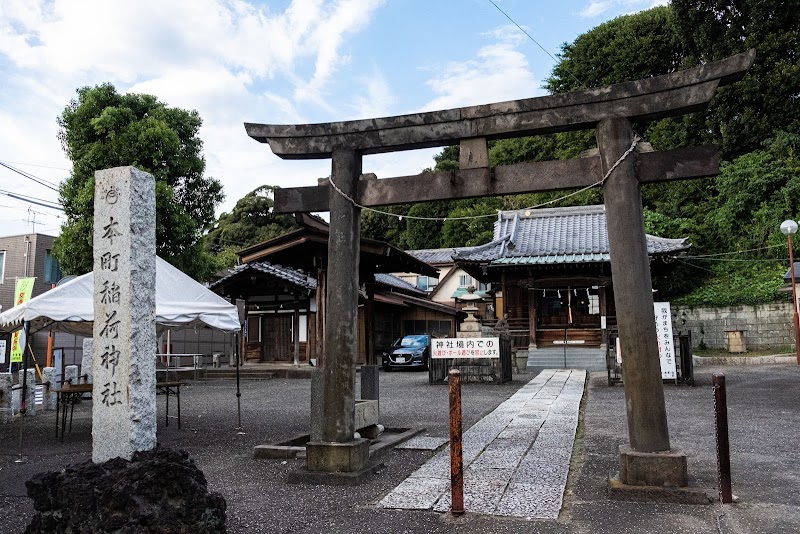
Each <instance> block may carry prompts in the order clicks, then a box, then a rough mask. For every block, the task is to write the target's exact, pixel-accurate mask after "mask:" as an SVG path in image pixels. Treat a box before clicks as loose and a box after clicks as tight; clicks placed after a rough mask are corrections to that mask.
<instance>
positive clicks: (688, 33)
mask: <svg viewBox="0 0 800 534" xmlns="http://www.w3.org/2000/svg"><path fill="white" fill-rule="evenodd" d="M672 9H673V10H674V13H675V18H676V28H677V29H678V32H679V35H680V38H681V42H682V43H683V45H684V49H685V54H686V57H685V63H686V64H687V65H696V64H699V63H703V62H706V61H713V60H718V59H722V58H725V57H727V56H730V55H733V54H736V53H738V52H743V51H745V50H748V49H750V48H755V50H756V59H755V61H754V63H753V66H752V67H751V68H750V70H749V71H748V72H747V74H746V75H745V77H744V79H742V80H741V81H740V82H737V83H735V84H733V85H729V86H727V87H723V88H721V89H720V90H719V91H718V92H717V94H716V96H715V97H714V100H712V102H711V105H710V106H709V108H708V110H707V111H706V112H705V113H703V114H702V115H701V117H702V121H700V122H699V123H697V124H695V125H693V126H694V127H695V130H694V131H695V132H697V133H698V134H701V136H702V138H703V140H705V141H706V142H714V143H721V149H722V156H723V158H724V159H726V160H731V159H733V158H735V157H736V156H740V155H742V154H745V153H747V152H750V151H753V150H758V149H760V147H761V144H762V143H763V142H764V140H766V139H769V138H771V137H773V136H774V135H775V133H776V132H777V131H785V132H790V133H800V99H798V88H800V0H673V1H672Z"/></svg>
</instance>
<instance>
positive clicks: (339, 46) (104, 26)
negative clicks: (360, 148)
mask: <svg viewBox="0 0 800 534" xmlns="http://www.w3.org/2000/svg"><path fill="white" fill-rule="evenodd" d="M495 3H496V4H497V5H498V6H499V7H500V8H501V9H502V10H503V11H505V12H506V13H507V14H508V15H509V16H510V17H511V18H512V19H514V21H515V22H516V23H518V24H519V25H521V26H522V27H524V28H525V30H526V31H527V32H528V33H530V35H531V36H532V37H533V38H534V39H536V41H538V43H539V44H540V45H541V46H542V47H543V48H544V49H545V50H546V51H547V52H549V54H551V55H553V56H556V55H557V53H558V52H559V50H560V46H561V44H563V43H565V42H572V41H573V40H574V39H575V38H576V37H577V36H578V35H580V34H581V33H584V32H586V31H588V30H590V29H591V28H593V27H595V26H597V25H598V24H600V23H602V22H604V21H607V20H610V19H613V18H615V17H617V16H620V15H624V14H628V13H633V12H636V11H640V10H642V9H647V8H650V7H652V6H654V5H658V4H664V3H666V1H665V0H562V1H560V2H549V1H544V0H495ZM553 65H554V60H553V59H552V58H551V57H550V56H549V55H548V54H547V53H545V51H543V50H542V49H541V48H540V47H539V46H538V45H537V44H536V43H534V42H532V41H531V40H530V39H529V38H528V37H527V36H526V35H525V34H523V33H522V32H521V31H520V30H519V29H518V28H516V27H515V26H514V25H513V24H512V23H511V22H510V21H509V20H508V19H507V18H506V17H505V16H504V15H503V13H501V12H500V11H499V10H498V9H497V8H496V7H495V6H494V5H492V3H491V2H490V1H489V0H427V1H422V0H334V1H324V0H292V1H289V0H281V1H254V0H248V1H244V0H113V1H111V0H3V1H2V7H0V80H2V81H0V84H2V85H0V162H4V163H9V164H11V165H12V166H14V167H16V168H19V169H21V170H23V171H26V172H28V173H31V174H33V175H35V176H36V177H38V178H41V179H43V180H46V181H49V182H51V183H53V184H58V182H60V181H61V180H63V179H64V178H65V177H66V176H68V174H69V168H70V162H69V160H67V159H66V157H65V156H64V154H63V152H62V150H61V146H60V143H59V141H58V138H57V133H58V127H57V125H56V118H57V117H58V115H59V114H60V113H61V111H62V110H63V109H64V107H65V106H66V105H67V104H68V103H69V101H70V99H71V98H73V97H74V96H75V90H76V89H77V88H78V87H82V86H87V85H89V86H93V85H98V84H101V83H105V82H111V83H112V84H114V85H115V86H116V88H117V90H118V91H120V92H138V93H150V94H154V95H156V96H157V97H158V98H159V99H160V100H161V101H163V102H166V103H167V104H168V105H170V106H176V107H182V108H186V109H196V110H197V111H198V112H199V113H200V115H201V117H202V118H203V120H204V125H203V128H202V130H201V132H200V135H201V137H202V139H203V142H204V154H205V158H206V163H207V168H206V172H207V174H209V175H211V176H214V177H216V178H217V179H219V180H220V181H221V182H222V184H223V186H224V191H225V194H226V200H225V202H224V203H223V205H222V206H221V207H220V211H229V210H230V209H231V208H232V207H233V205H234V204H235V203H236V200H238V199H239V198H241V197H242V196H244V195H245V194H246V193H248V192H249V191H251V190H253V189H255V188H256V187H258V186H259V185H264V184H270V185H279V186H282V187H290V186H304V185H314V184H316V180H317V178H319V177H323V176H327V175H328V174H329V172H330V171H329V169H330V162H329V161H326V160H321V161H282V160H280V159H279V158H277V157H276V156H274V155H273V154H272V153H271V152H270V150H269V147H268V146H267V145H264V144H260V143H256V142H255V141H253V140H251V139H250V138H249V137H247V135H246V133H245V131H244V127H243V125H242V123H243V122H263V123H311V122H328V121H337V120H348V119H355V118H369V117H379V116H387V115H398V114H403V113H413V112H418V111H429V110H435V109H448V108H453V107H459V106H468V105H475V104H484V103H489V102H497V101H503V100H513V99H518V98H528V97H532V96H539V95H542V94H544V92H543V91H542V89H541V86H542V80H544V79H545V78H547V76H548V75H549V73H550V71H551V69H552V67H553ZM434 153H436V150H421V151H413V152H402V153H395V154H384V155H380V156H369V157H366V158H365V161H364V172H374V173H376V174H377V175H378V177H391V176H399V175H407V174H414V173H417V172H419V171H420V170H422V169H423V168H425V167H428V166H431V165H432V155H433V154H434ZM0 191H10V192H12V193H22V194H26V195H29V196H33V197H37V198H41V199H46V200H57V193H56V192H55V191H53V190H51V189H49V188H47V187H45V186H42V185H38V184H36V183H34V182H33V181H31V180H28V179H26V178H23V177H22V176H20V175H18V174H15V173H13V172H12V171H10V170H7V169H5V168H0ZM56 214H57V212H54V211H51V210H49V209H46V208H42V207H39V206H34V205H30V204H28V203H26V202H22V201H18V200H14V199H11V198H9V197H7V196H3V195H2V194H0V235H12V234H18V233H24V232H28V231H31V229H32V228H33V225H32V224H31V220H35V222H36V224H35V228H36V231H39V232H44V233H49V234H53V235H56V234H57V233H58V228H59V226H60V224H61V220H60V219H59V218H57V216H56Z"/></svg>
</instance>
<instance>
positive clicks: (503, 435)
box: [379, 369, 586, 519]
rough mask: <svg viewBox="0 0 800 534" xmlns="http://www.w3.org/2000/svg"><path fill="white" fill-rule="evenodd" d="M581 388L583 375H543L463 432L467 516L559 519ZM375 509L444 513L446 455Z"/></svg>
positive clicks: (571, 372)
mask: <svg viewBox="0 0 800 534" xmlns="http://www.w3.org/2000/svg"><path fill="white" fill-rule="evenodd" d="M585 382H586V371H579V370H554V369H546V370H544V371H542V372H541V373H540V374H539V375H537V376H536V377H535V378H534V379H533V380H531V381H530V382H528V383H527V384H526V385H525V386H523V387H522V388H520V389H519V390H518V391H517V392H516V393H515V394H514V395H512V396H511V397H510V398H509V399H508V400H507V401H505V402H503V403H502V404H500V405H499V406H498V407H497V408H496V409H495V410H494V411H492V412H491V413H490V414H489V415H487V416H486V417H484V418H483V419H481V420H480V421H478V422H477V423H476V424H475V425H473V426H472V428H470V429H469V430H467V431H466V432H464V436H463V455H464V509H465V510H466V511H468V512H475V513H480V514H490V515H500V516H512V517H524V518H531V519H557V518H558V513H559V511H560V510H561V503H562V499H563V496H564V488H565V486H566V483H567V475H568V474H569V462H570V457H571V455H572V446H573V443H574V441H575V430H576V428H577V426H578V409H579V407H580V402H581V398H582V397H583V389H584V383H585ZM466 402H469V400H468V399H467V400H466ZM379 506H382V507H384V508H400V509H406V510H431V509H432V510H435V511H438V512H447V511H449V510H450V449H449V448H445V449H444V450H442V451H440V452H439V453H438V454H437V455H435V456H434V457H433V458H431V459H430V460H428V461H427V462H426V463H425V464H423V465H422V467H420V468H419V469H418V470H417V471H415V472H414V473H412V474H411V476H409V477H408V478H407V479H406V480H404V481H403V482H402V483H400V485H398V486H397V487H396V488H395V489H394V490H392V491H391V492H390V493H389V494H388V495H386V497H384V498H383V499H382V500H381V501H380V503H379Z"/></svg>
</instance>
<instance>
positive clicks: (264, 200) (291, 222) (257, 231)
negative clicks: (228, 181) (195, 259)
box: [204, 185, 299, 268]
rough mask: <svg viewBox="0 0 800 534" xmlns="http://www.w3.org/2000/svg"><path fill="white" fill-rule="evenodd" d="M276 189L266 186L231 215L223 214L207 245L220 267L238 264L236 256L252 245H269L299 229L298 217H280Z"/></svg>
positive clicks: (237, 203)
mask: <svg viewBox="0 0 800 534" xmlns="http://www.w3.org/2000/svg"><path fill="white" fill-rule="evenodd" d="M275 189H277V188H276V187H274V186H269V185H262V186H260V187H257V188H256V189H254V190H253V191H250V192H249V193H247V194H246V195H245V196H243V197H242V198H240V199H239V200H238V202H236V205H235V206H234V207H233V210H232V211H231V212H230V213H222V214H221V215H220V216H219V220H218V221H217V223H216V224H215V225H214V228H212V229H211V231H209V232H208V235H207V236H206V237H205V239H204V242H205V244H206V247H207V249H208V250H209V251H210V252H212V253H214V254H215V255H216V256H217V259H218V260H219V263H220V265H219V267H220V268H222V267H229V266H231V265H233V264H234V263H235V260H236V256H235V254H232V252H235V251H237V250H241V249H243V248H245V247H248V246H250V245H254V244H256V243H261V242H263V241H267V240H269V239H272V238H274V237H278V236H280V235H283V234H285V233H287V232H290V231H292V230H294V229H296V228H298V227H299V226H298V224H297V222H296V221H295V219H294V217H292V216H290V215H276V214H275V213H274V210H273V206H274V200H273V198H274V194H275Z"/></svg>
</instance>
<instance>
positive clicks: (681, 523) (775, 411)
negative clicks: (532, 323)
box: [0, 366, 800, 533]
mask: <svg viewBox="0 0 800 534" xmlns="http://www.w3.org/2000/svg"><path fill="white" fill-rule="evenodd" d="M719 370H723V371H724V372H725V374H726V376H727V382H728V406H729V424H730V428H731V454H732V459H731V462H732V473H733V475H732V478H733V492H734V494H735V495H737V496H739V498H740V502H739V503H738V504H733V505H725V507H724V509H721V508H720V506H719V505H710V506H688V505H667V504H662V505H656V504H637V503H623V502H615V501H609V500H607V498H606V495H605V488H606V481H607V478H608V475H609V473H611V472H613V471H616V468H617V456H616V450H617V447H618V446H619V445H620V444H622V443H624V442H625V441H626V434H627V430H626V424H625V410H624V406H625V404H624V392H623V388H622V387H620V386H617V387H610V388H609V387H608V386H607V384H606V381H605V374H604V373H599V374H592V375H591V378H590V380H589V381H588V383H587V393H588V395H587V397H586V399H587V400H586V404H585V411H584V414H583V421H582V423H581V425H580V426H579V431H578V433H579V435H578V439H577V440H576V446H575V451H574V453H573V462H572V472H571V475H570V481H569V483H568V485H567V491H566V494H565V499H564V507H563V508H562V512H561V515H560V517H559V519H558V520H557V521H524V520H515V519H505V518H497V517H490V516H479V515H476V514H469V513H467V515H466V516H464V517H463V518H460V519H457V520H454V519H452V518H449V517H448V516H447V515H441V514H437V513H434V512H411V511H398V510H383V509H380V508H377V507H376V506H375V503H376V502H377V501H379V500H380V499H381V498H382V497H383V496H384V495H385V494H386V493H388V492H389V491H390V490H391V489H392V488H394V487H395V486H396V485H397V484H399V483H400V482H401V481H402V480H403V479H405V477H407V476H408V475H409V474H410V473H412V472H413V471H414V470H415V469H416V468H417V467H418V466H419V465H421V464H422V463H423V462H424V461H426V460H427V459H428V458H430V457H431V456H432V455H433V453H432V452H430V451H414V450H400V449H396V450H390V451H387V452H386V453H384V454H383V455H382V456H381V460H382V461H383V462H384V463H385V465H386V467H385V468H384V469H383V470H382V471H381V472H380V473H379V474H378V475H377V476H375V477H373V478H371V479H370V480H369V481H368V482H366V483H364V484H362V485H361V486H357V487H328V486H305V485H289V484H286V483H285V479H286V475H287V473H288V472H290V471H292V470H294V469H296V468H298V467H299V466H301V465H302V460H287V461H283V460H253V459H252V451H253V447H254V446H255V445H259V444H264V443H272V442H276V441H279V440H283V439H287V438H291V437H294V436H295V435H298V434H301V433H304V432H307V431H308V421H309V401H308V395H309V391H310V381H309V380H302V379H295V380H292V379H273V380H266V381H247V382H243V383H242V423H243V426H244V430H245V432H246V433H245V434H244V435H239V434H237V432H236V430H235V428H234V427H235V425H236V398H235V395H234V387H235V384H234V383H233V382H232V381H210V382H192V383H189V385H187V386H185V387H184V388H183V389H182V395H181V397H182V399H181V400H182V416H183V420H182V423H183V425H182V429H181V430H178V429H177V426H176V425H175V421H172V422H171V424H170V426H169V427H168V428H167V427H165V426H164V419H163V403H164V398H163V397H158V403H159V415H160V419H159V421H158V424H159V429H158V438H159V443H160V444H161V445H164V446H168V447H175V448H182V449H185V450H187V451H189V454H190V455H191V457H192V458H193V459H194V460H195V461H196V462H197V464H198V466H199V467H200V468H201V469H202V470H203V472H204V473H205V475H206V478H207V479H208V485H209V488H210V489H212V490H214V491H218V492H220V493H222V494H223V495H224V497H225V499H226V500H227V503H228V521H227V526H228V532H231V533H250V532H253V533H260V532H264V533H267V532H268V533H289V532H292V533H303V532H315V533H316V532H326V533H350V532H363V533H372V532H375V533H386V532H392V533H395V532H397V533H402V532H408V533H417V532H431V533H439V532H442V533H444V532H463V533H492V532H496V533H512V532H542V533H556V532H568V533H583V532H615V533H616V532H636V533H642V532H654V533H659V532H665V533H666V532H686V533H705V532H708V533H714V532H720V531H721V532H724V533H728V532H731V533H732V532H737V533H739V532H741V533H751V532H752V533H761V532H764V533H772V532H776V533H778V532H781V533H783V532H796V531H797V524H798V522H800V496H798V492H797V491H796V488H797V487H798V486H799V485H800V484H798V483H799V482H800V480H799V479H800V477H798V469H797V467H796V466H795V465H794V463H795V459H796V458H797V454H796V452H795V450H796V444H797V443H798V438H800V396H798V389H800V386H798V378H799V377H798V374H800V369H798V368H797V367H795V366H743V367H734V366H731V367H726V368H721V369H719ZM711 371H712V370H711V369H708V370H706V369H703V370H702V372H703V375H702V376H698V385H697V386H696V387H693V388H692V387H687V386H677V387H676V386H671V385H668V386H666V388H665V389H666V397H667V409H668V414H669V424H670V438H671V442H672V446H673V447H677V448H681V449H683V450H684V451H685V452H686V453H687V455H688V458H689V474H690V477H691V478H692V484H693V485H694V486H697V487H700V488H706V489H708V490H709V492H710V493H711V494H714V495H715V494H716V489H715V488H716V459H715V455H714V420H713V412H712V409H713V403H712V396H711V388H710V376H711ZM520 378H523V379H530V378H532V375H519V376H517V375H515V380H514V382H512V383H509V384H504V385H502V386H495V385H491V384H467V385H465V386H464V390H463V403H464V405H463V416H464V427H465V428H467V427H469V426H471V425H472V424H474V423H475V422H476V421H478V420H479V419H480V418H481V417H482V416H484V415H485V414H487V413H489V412H490V411H492V410H493V409H494V408H495V407H496V406H497V405H498V404H500V403H501V402H503V401H504V400H506V399H507V398H508V397H509V396H511V395H512V394H513V393H514V392H515V391H516V390H517V389H518V388H519V387H520V386H521V385H522V383H523V382H522V381H521V380H519V379H520ZM381 395H382V398H381V419H382V421H383V423H384V424H385V425H386V426H387V427H395V428H397V427H413V428H420V427H424V428H425V429H426V432H425V434H427V435H431V436H447V433H448V428H449V426H448V421H447V416H448V409H447V388H446V386H431V385H428V383H427V374H426V373H399V372H397V373H388V374H387V373H381ZM170 408H171V409H172V408H173V407H172V406H171V407H170ZM90 414H91V406H90V405H89V403H85V404H84V405H82V406H78V407H77V408H76V410H75V420H74V423H73V428H72V433H71V434H68V435H67V436H66V437H65V440H64V442H63V443H62V442H60V441H58V440H56V439H55V438H54V431H55V416H54V414H51V413H50V414H40V415H37V416H35V417H29V418H27V419H26V420H25V422H24V429H23V452H24V456H25V457H26V458H27V459H28V463H15V460H16V459H17V458H18V457H19V434H20V420H19V419H17V420H15V422H14V423H13V424H11V425H2V426H0V510H2V512H0V532H2V533H6V532H8V533H14V532H22V531H23V530H24V528H25V525H27V523H28V521H29V519H30V516H31V514H32V512H33V510H32V506H31V502H30V500H29V499H28V498H27V496H26V494H25V486H24V483H25V481H26V480H28V479H29V478H30V477H31V476H32V475H33V474H35V473H37V472H40V471H52V470H59V469H61V468H62V467H64V466H65V465H67V464H70V463H75V462H80V461H84V460H88V459H89V458H90V457H91V421H90ZM720 511H722V512H724V515H723V516H722V517H721V519H720V520H719V525H718V521H717V516H718V515H719V513H720Z"/></svg>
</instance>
